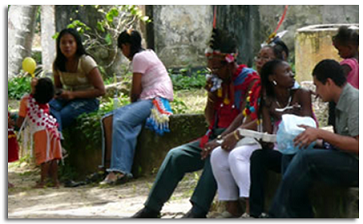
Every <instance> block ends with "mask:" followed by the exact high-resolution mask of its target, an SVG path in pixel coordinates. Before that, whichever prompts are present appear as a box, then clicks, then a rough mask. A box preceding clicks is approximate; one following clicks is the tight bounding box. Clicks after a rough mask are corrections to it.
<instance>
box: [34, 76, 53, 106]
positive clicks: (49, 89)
mask: <svg viewBox="0 0 363 224" xmlns="http://www.w3.org/2000/svg"><path fill="white" fill-rule="evenodd" d="M54 91H55V90H54V85H53V82H52V80H51V79H50V78H46V77H45V78H40V79H39V80H38V82H37V84H36V86H35V93H34V95H33V97H34V99H35V101H37V103H39V104H46V103H48V102H49V101H50V100H51V99H53V97H54Z"/></svg>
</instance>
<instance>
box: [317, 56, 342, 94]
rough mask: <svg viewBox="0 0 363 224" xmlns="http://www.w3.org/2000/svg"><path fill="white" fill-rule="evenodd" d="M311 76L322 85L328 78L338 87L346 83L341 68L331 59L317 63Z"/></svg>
mask: <svg viewBox="0 0 363 224" xmlns="http://www.w3.org/2000/svg"><path fill="white" fill-rule="evenodd" d="M313 76H315V78H316V79H317V80H318V81H319V82H321V83H323V84H325V83H326V80H327V79H328V78H330V79H331V80H333V82H334V83H335V85H337V86H340V87H341V86H343V85H344V84H345V83H346V82H347V78H346V77H345V75H344V72H343V69H342V66H340V64H339V63H338V62H337V61H334V60H331V59H325V60H322V61H321V62H319V63H318V64H317V65H316V66H315V68H314V70H313Z"/></svg>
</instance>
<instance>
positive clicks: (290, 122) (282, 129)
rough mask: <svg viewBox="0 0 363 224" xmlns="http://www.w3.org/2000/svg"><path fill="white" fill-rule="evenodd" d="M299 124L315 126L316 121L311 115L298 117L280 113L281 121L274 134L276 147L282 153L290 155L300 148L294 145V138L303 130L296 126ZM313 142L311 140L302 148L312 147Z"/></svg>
mask: <svg viewBox="0 0 363 224" xmlns="http://www.w3.org/2000/svg"><path fill="white" fill-rule="evenodd" d="M301 124H303V125H307V126H311V127H314V128H316V123H315V121H314V119H312V118H311V117H300V116H296V115H292V114H284V115H282V121H281V123H280V124H279V129H278V131H277V134H276V141H277V147H278V150H279V151H280V152H281V153H282V154H286V155H292V154H295V153H296V152H297V151H298V150H300V149H299V147H297V146H294V139H295V138H296V136H298V135H299V134H300V133H301V132H303V131H304V130H305V129H304V128H301V127H298V125H301ZM315 143H316V142H312V143H311V144H310V145H309V146H308V147H307V148H304V149H311V148H313V147H314V145H315Z"/></svg>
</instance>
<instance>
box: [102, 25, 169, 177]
mask: <svg viewBox="0 0 363 224" xmlns="http://www.w3.org/2000/svg"><path fill="white" fill-rule="evenodd" d="M118 47H119V48H120V49H121V51H122V54H123V55H124V56H125V57H127V58H128V59H129V60H130V61H131V67H132V73H133V76H132V83H131V91H130V101H131V104H129V105H126V106H123V107H120V108H117V109H115V110H113V111H112V112H110V113H108V114H106V115H105V116H104V117H103V118H102V120H101V121H102V130H103V134H104V138H103V144H102V145H103V151H102V155H103V160H102V163H103V164H102V167H103V168H106V167H109V168H108V169H107V170H106V171H107V172H108V175H107V176H106V178H105V179H104V180H103V181H102V182H101V183H100V184H117V183H124V182H125V181H126V180H127V179H128V178H131V177H132V174H131V168H132V164H133V160H134V154H135V147H136V142H137V136H138V135H139V133H140V132H141V129H142V126H143V125H144V123H145V122H146V127H147V128H150V129H152V130H153V131H155V132H156V133H158V134H160V135H162V134H163V133H164V132H169V129H168V119H169V116H170V115H171V114H172V112H171V108H170V104H169V101H172V100H173V85H172V82H171V79H170V77H169V74H168V72H167V70H166V68H165V66H164V65H163V63H162V62H161V61H160V59H159V58H158V56H157V55H156V54H155V52H154V51H152V50H145V49H143V48H142V47H141V35H140V33H139V32H137V31H136V30H132V29H129V30H125V31H123V32H122V33H121V34H120V35H119V37H118ZM160 122H161V123H160Z"/></svg>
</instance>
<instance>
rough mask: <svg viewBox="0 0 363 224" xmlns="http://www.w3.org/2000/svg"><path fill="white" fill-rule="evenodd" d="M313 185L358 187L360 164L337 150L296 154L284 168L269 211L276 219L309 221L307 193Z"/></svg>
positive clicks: (319, 150) (309, 209)
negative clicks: (325, 184)
mask: <svg viewBox="0 0 363 224" xmlns="http://www.w3.org/2000/svg"><path fill="white" fill-rule="evenodd" d="M314 181H322V182H325V183H327V184H330V185H337V186H344V187H357V186H358V185H359V160H358V158H356V157H355V156H354V155H352V154H350V153H345V152H342V151H338V150H327V149H311V150H301V151H299V152H298V153H297V154H296V155H295V156H294V158H293V159H292V161H291V163H290V164H289V166H288V167H287V170H286V172H285V173H284V175H283V177H282V181H281V183H280V186H279V188H278V190H277V193H276V195H275V198H274V200H273V203H272V206H271V208H270V211H269V215H270V216H271V217H276V218H312V217H314V213H313V210H312V207H311V204H310V201H309V197H308V190H309V188H310V187H311V186H312V183H313V182H314Z"/></svg>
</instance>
